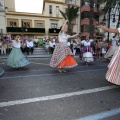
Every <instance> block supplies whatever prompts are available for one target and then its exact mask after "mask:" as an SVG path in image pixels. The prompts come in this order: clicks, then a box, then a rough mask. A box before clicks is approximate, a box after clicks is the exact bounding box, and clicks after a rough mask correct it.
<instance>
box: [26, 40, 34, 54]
mask: <svg viewBox="0 0 120 120" xmlns="http://www.w3.org/2000/svg"><path fill="white" fill-rule="evenodd" d="M26 43H27V49H26V52H27V54H28V55H29V52H31V54H33V50H34V48H33V45H34V44H33V40H32V39H31V38H29V39H28V41H26Z"/></svg>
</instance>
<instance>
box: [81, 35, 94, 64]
mask: <svg viewBox="0 0 120 120" xmlns="http://www.w3.org/2000/svg"><path fill="white" fill-rule="evenodd" d="M91 42H93V39H89V36H86V39H85V40H83V41H81V44H83V48H82V52H83V60H84V61H85V63H86V65H88V63H89V62H92V61H94V58H93V49H92V47H91Z"/></svg>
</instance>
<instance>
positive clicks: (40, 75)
mask: <svg viewBox="0 0 120 120" xmlns="http://www.w3.org/2000/svg"><path fill="white" fill-rule="evenodd" d="M103 70H106V69H96V70H80V71H75V72H67V73H65V74H71V73H72V74H75V73H80V72H96V71H103ZM55 74H58V75H63V74H60V73H54V74H37V75H24V76H23V75H22V76H13V77H2V78H0V79H10V78H12V79H14V78H28V77H43V76H52V75H55Z"/></svg>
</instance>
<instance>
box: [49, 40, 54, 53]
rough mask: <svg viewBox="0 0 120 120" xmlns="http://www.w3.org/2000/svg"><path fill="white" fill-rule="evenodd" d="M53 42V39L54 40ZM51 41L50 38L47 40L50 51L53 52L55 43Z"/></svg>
mask: <svg viewBox="0 0 120 120" xmlns="http://www.w3.org/2000/svg"><path fill="white" fill-rule="evenodd" d="M54 42H55V41H54ZM54 42H53V40H52V39H51V40H50V42H49V45H50V51H51V52H52V54H53V51H54V48H55V43H54Z"/></svg>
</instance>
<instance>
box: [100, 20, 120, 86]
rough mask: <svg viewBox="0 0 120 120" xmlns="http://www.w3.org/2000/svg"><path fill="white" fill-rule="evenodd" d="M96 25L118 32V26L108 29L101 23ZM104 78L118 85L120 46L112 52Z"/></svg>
mask: <svg viewBox="0 0 120 120" xmlns="http://www.w3.org/2000/svg"><path fill="white" fill-rule="evenodd" d="M119 23H120V20H119ZM98 27H100V28H102V29H103V30H105V31H107V32H110V33H120V28H117V29H109V28H107V27H106V26H103V25H99V26H98ZM106 79H107V81H109V82H111V83H113V84H116V85H120V46H119V47H118V48H117V49H116V51H115V52H114V54H113V57H112V59H111V61H110V63H109V65H108V71H107V73H106Z"/></svg>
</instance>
